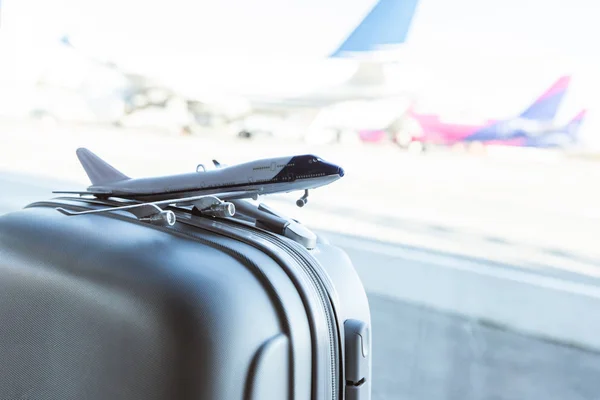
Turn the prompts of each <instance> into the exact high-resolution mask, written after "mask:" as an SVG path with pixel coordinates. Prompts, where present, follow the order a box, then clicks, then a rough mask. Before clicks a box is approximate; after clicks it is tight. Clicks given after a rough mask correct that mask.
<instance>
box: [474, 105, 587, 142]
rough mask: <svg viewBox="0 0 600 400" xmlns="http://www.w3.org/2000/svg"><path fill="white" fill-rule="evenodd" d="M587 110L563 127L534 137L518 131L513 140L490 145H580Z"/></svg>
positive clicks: (539, 133)
mask: <svg viewBox="0 0 600 400" xmlns="http://www.w3.org/2000/svg"><path fill="white" fill-rule="evenodd" d="M586 114H587V110H581V111H580V112H579V113H578V114H577V115H575V117H573V119H572V120H571V121H569V122H567V123H566V124H565V125H563V126H559V127H551V128H548V129H546V130H544V131H541V132H538V133H537V134H534V135H532V133H531V132H526V131H518V132H515V133H514V134H513V135H514V136H513V137H512V138H505V139H499V140H490V141H486V142H484V143H485V144H488V145H502V146H519V147H538V148H567V147H571V146H575V145H577V144H578V143H579V131H580V128H581V125H582V124H583V121H584V119H585V116H586Z"/></svg>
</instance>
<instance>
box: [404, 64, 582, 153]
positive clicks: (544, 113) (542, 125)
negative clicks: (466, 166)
mask: <svg viewBox="0 0 600 400" xmlns="http://www.w3.org/2000/svg"><path fill="white" fill-rule="evenodd" d="M570 82H571V77H570V76H561V77H560V78H559V79H558V80H557V81H556V82H555V83H554V84H553V85H552V86H551V87H550V88H549V89H548V90H546V91H545V92H544V93H543V94H542V95H541V96H540V97H538V98H537V99H536V100H535V102H533V104H531V106H529V107H528V108H527V109H526V110H524V111H523V112H522V113H521V114H519V115H518V116H516V117H514V118H509V119H505V120H492V119H490V120H487V121H485V122H484V123H483V124H469V123H462V124H461V123H449V122H445V121H443V120H442V119H441V118H440V117H439V116H438V115H436V114H420V113H417V112H415V111H414V110H412V109H409V110H408V116H409V117H410V118H411V119H412V120H413V121H414V122H416V127H417V129H416V130H411V132H410V138H409V139H408V141H406V142H405V145H406V146H411V145H415V144H418V145H419V146H420V147H421V148H425V147H426V146H428V145H454V144H457V143H464V142H466V143H482V144H506V145H511V146H528V147H562V146H564V145H566V144H567V143H568V144H574V143H575V142H576V139H577V132H578V130H579V126H580V125H581V123H582V121H583V118H584V116H585V110H583V111H581V112H580V113H579V114H578V115H577V116H576V117H575V118H574V119H573V120H572V121H570V122H569V123H568V124H567V125H565V126H562V127H560V126H556V125H555V124H554V122H553V120H554V117H555V116H556V114H557V112H558V109H559V108H560V105H561V103H562V101H563V98H564V96H565V94H566V92H567V89H568V87H569V84H570Z"/></svg>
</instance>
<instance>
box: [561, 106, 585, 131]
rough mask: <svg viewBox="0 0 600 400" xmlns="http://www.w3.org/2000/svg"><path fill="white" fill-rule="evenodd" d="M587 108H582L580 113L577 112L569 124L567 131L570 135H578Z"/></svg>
mask: <svg viewBox="0 0 600 400" xmlns="http://www.w3.org/2000/svg"><path fill="white" fill-rule="evenodd" d="M586 113H587V110H581V111H580V112H579V114H577V115H576V116H575V117H573V119H572V120H571V121H570V122H569V123H568V124H567V126H566V131H567V133H568V134H569V135H572V136H577V134H578V133H579V128H581V124H582V123H583V120H584V119H585V115H586Z"/></svg>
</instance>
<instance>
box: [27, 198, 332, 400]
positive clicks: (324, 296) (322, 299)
mask: <svg viewBox="0 0 600 400" xmlns="http://www.w3.org/2000/svg"><path fill="white" fill-rule="evenodd" d="M60 200H68V201H77V202H84V203H88V204H97V205H113V206H117V205H121V204H122V203H119V202H111V201H107V200H102V201H99V200H95V199H86V198H76V199H73V198H57V199H53V200H52V201H41V202H36V203H33V204H30V205H29V206H27V208H29V207H35V206H50V207H56V206H65V205H67V206H69V207H73V208H78V209H86V207H82V206H77V205H73V204H69V203H66V204H65V203H63V202H61V201H60ZM169 208H172V209H173V210H177V211H180V212H185V213H186V214H188V215H189V216H190V218H188V219H184V218H178V219H177V221H178V222H180V223H183V224H185V225H191V226H194V227H197V228H201V229H204V230H207V231H209V232H213V233H217V234H221V235H223V236H226V237H228V238H231V239H235V240H242V241H244V242H246V243H247V244H249V245H252V246H254V247H259V249H260V250H263V251H265V248H264V247H263V246H257V243H255V242H248V241H247V240H244V238H243V236H241V235H239V234H235V233H233V232H231V229H225V227H227V228H232V229H238V230H242V231H243V232H245V233H251V234H253V235H255V236H257V237H259V238H261V239H263V240H265V241H268V242H270V243H271V244H273V245H275V246H277V247H278V248H280V249H283V250H284V251H285V252H286V253H287V254H288V255H289V256H290V257H292V258H293V259H294V260H295V261H296V262H297V263H298V264H299V265H300V266H301V269H302V271H303V272H304V274H305V276H306V277H307V278H308V280H309V281H310V282H311V283H312V287H313V288H314V289H315V291H316V293H317V297H318V299H319V303H320V304H321V309H322V310H323V311H324V312H325V317H326V318H325V319H326V322H327V329H328V337H329V356H330V357H329V362H330V365H329V367H330V368H329V372H330V381H331V399H332V400H341V398H342V397H340V396H343V395H341V394H340V393H343V392H340V391H341V390H343V389H342V388H341V386H340V384H339V382H340V381H339V379H338V376H342V375H341V372H342V371H341V368H342V366H343V365H344V364H343V351H342V350H341V347H340V344H341V343H343V339H342V338H340V336H339V335H340V334H341V333H342V332H343V330H340V328H339V323H338V319H337V316H336V314H335V304H337V303H338V302H337V297H336V296H335V289H334V288H333V284H332V283H331V281H330V279H329V277H328V276H327V274H326V273H325V272H324V271H323V270H322V268H320V264H319V263H318V261H317V260H315V259H314V258H313V257H312V256H311V255H310V254H307V255H304V254H302V252H301V251H300V250H299V249H297V248H295V247H294V246H292V245H291V244H289V243H287V242H286V241H285V240H283V239H281V238H279V237H278V236H276V235H274V234H271V233H269V232H265V231H262V230H261V229H259V228H256V227H254V226H249V225H246V224H243V223H240V222H238V221H235V220H226V219H218V220H215V219H206V218H201V219H203V220H204V221H210V224H202V225H201V226H198V225H196V224H193V223H190V222H191V221H192V218H191V216H192V211H191V210H188V209H183V208H178V207H169ZM124 218H127V217H124ZM134 221H135V220H134ZM207 225H210V226H207ZM153 227H154V228H158V229H161V230H163V229H164V230H165V231H169V230H174V231H176V232H178V233H180V234H183V235H185V236H187V237H191V238H194V239H196V240H198V239H202V241H203V242H205V243H206V244H208V245H210V246H215V245H217V246H218V247H221V248H225V249H227V250H230V251H232V252H235V253H236V254H239V252H237V251H236V250H235V249H232V248H230V247H228V246H224V245H222V244H220V243H215V242H213V241H211V240H207V239H204V238H199V237H197V236H195V235H191V234H189V233H188V232H184V231H181V230H179V229H176V228H174V227H170V228H161V227H158V226H153ZM304 252H306V251H304ZM272 256H275V257H276V255H272ZM315 265H317V266H319V267H318V268H315ZM259 270H260V269H259ZM336 329H337V334H336V332H335V330H336ZM317 399H318V393H317Z"/></svg>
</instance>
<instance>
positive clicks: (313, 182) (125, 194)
mask: <svg viewBox="0 0 600 400" xmlns="http://www.w3.org/2000/svg"><path fill="white" fill-rule="evenodd" d="M77 157H78V158H79V161H80V162H81V165H82V166H83V168H84V169H85V172H86V173H87V175H88V177H89V178H90V181H91V182H92V185H91V186H89V187H88V188H87V190H86V191H81V192H77V191H54V192H53V193H69V194H79V195H93V196H95V197H97V198H108V197H117V198H123V199H129V200H136V201H140V203H139V204H132V205H127V206H116V207H109V208H104V209H100V210H89V211H80V212H74V211H69V210H66V209H64V208H60V207H59V208H57V210H58V211H60V212H61V213H63V214H65V215H69V216H72V215H82V214H95V213H102V212H108V211H119V210H122V211H127V212H129V213H131V214H133V215H135V216H136V217H137V218H138V219H140V220H142V221H147V222H151V223H155V224H163V225H174V224H175V214H174V213H173V212H172V211H170V210H163V209H162V208H161V206H165V207H166V206H169V205H190V204H191V205H193V206H195V207H196V208H197V209H198V210H199V211H200V212H201V213H203V214H206V215H212V216H218V217H231V216H233V215H234V214H235V206H234V205H233V203H231V202H228V201H227V200H235V199H244V198H253V199H257V198H258V196H259V195H266V194H273V193H283V192H292V191H296V190H304V195H303V196H302V197H301V198H300V199H298V201H296V205H298V206H299V207H302V206H304V205H305V204H306V203H307V201H308V190H309V189H314V188H317V187H320V186H324V185H327V184H330V183H332V182H334V181H336V180H338V179H339V178H341V177H342V176H344V170H343V169H342V168H340V167H338V166H337V165H334V164H331V163H328V162H325V161H323V160H322V159H321V158H319V157H317V156H313V155H300V156H293V157H279V158H270V159H264V160H256V161H250V162H247V163H243V164H238V165H232V166H224V165H222V164H219V163H218V162H217V161H216V160H213V163H214V164H215V167H216V169H214V170H210V171H208V170H206V168H204V166H203V165H202V164H200V165H198V166H197V167H196V172H191V173H184V174H178V175H170V176H159V177H152V178H130V177H128V176H126V175H124V174H123V173H121V172H119V171H117V170H116V169H115V168H114V167H112V166H111V165H109V164H108V163H106V162H105V161H103V160H102V159H101V158H100V157H98V156H97V155H95V154H94V153H92V152H91V151H89V150H88V149H85V148H79V149H77Z"/></svg>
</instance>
